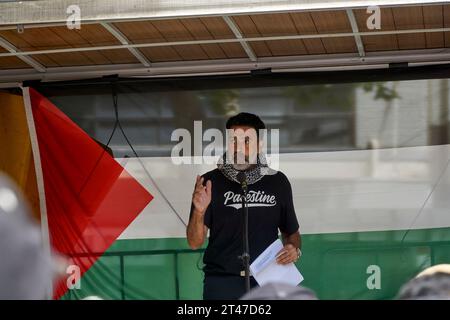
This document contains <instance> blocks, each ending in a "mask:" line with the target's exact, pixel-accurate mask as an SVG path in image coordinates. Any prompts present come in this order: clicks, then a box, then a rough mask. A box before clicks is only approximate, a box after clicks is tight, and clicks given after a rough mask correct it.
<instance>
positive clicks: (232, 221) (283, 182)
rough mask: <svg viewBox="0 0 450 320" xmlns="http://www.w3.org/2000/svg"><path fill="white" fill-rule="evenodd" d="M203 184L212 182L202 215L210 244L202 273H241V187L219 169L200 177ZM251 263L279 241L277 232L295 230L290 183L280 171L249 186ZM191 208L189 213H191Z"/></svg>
mask: <svg viewBox="0 0 450 320" xmlns="http://www.w3.org/2000/svg"><path fill="white" fill-rule="evenodd" d="M203 177H204V184H206V181H208V180H211V182H212V196H211V203H210V204H209V206H208V209H207V210H206V212H205V217H204V223H205V225H206V226H207V227H208V228H209V230H210V236H209V243H208V246H207V248H206V251H205V255H204V257H203V261H204V263H205V267H204V272H205V274H206V275H209V274H235V275H239V274H240V272H241V270H243V264H242V260H240V259H239V258H238V256H240V255H241V254H242V250H243V243H242V242H243V240H242V228H243V227H242V224H243V218H242V204H241V201H240V197H241V186H240V185H239V184H238V183H236V182H233V181H231V180H229V179H227V178H226V177H225V176H224V175H223V174H222V173H221V172H220V171H219V169H215V170H212V171H209V172H207V173H205V174H204V175H203ZM247 193H248V194H247V204H248V216H249V217H248V219H249V247H250V263H252V262H253V260H254V259H256V258H257V257H258V256H259V255H260V254H261V253H262V252H263V251H264V250H265V249H266V248H267V247H268V246H269V245H270V244H271V243H272V242H273V241H275V240H276V239H277V238H278V229H280V231H281V232H283V233H286V234H289V235H290V234H292V233H294V232H296V231H297V230H298V227H299V225H298V222H297V217H296V214H295V210H294V205H293V202H292V189H291V184H290V183H289V180H288V179H287V177H286V176H285V175H284V174H283V173H282V172H280V171H278V172H276V173H275V174H273V175H265V176H264V177H263V178H262V179H261V180H259V181H258V182H256V183H254V184H251V185H248V192H247ZM192 208H193V207H191V213H192Z"/></svg>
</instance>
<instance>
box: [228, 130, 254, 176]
mask: <svg viewBox="0 0 450 320" xmlns="http://www.w3.org/2000/svg"><path fill="white" fill-rule="evenodd" d="M228 134H229V140H228V151H229V155H230V156H231V155H232V156H233V159H232V163H233V166H234V168H235V169H237V170H246V169H248V168H250V167H251V166H252V165H255V164H256V159H257V156H258V152H259V148H260V145H259V144H260V142H259V141H258V136H257V134H256V130H255V129H254V128H252V127H249V126H232V127H231V128H230V129H229V130H228ZM229 160H230V159H229Z"/></svg>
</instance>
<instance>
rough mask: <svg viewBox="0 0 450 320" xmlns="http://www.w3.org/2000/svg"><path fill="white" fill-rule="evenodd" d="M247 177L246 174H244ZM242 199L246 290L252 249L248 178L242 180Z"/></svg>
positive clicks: (248, 286) (248, 287)
mask: <svg viewBox="0 0 450 320" xmlns="http://www.w3.org/2000/svg"><path fill="white" fill-rule="evenodd" d="M244 177H245V175H244ZM241 191H242V193H241V201H242V213H243V219H244V223H243V225H242V226H243V230H242V231H243V232H242V240H243V252H242V256H240V258H241V259H242V263H243V264H244V272H245V291H246V292H249V291H250V249H249V245H248V206H247V181H246V179H242V180H241Z"/></svg>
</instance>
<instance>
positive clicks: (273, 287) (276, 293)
mask: <svg viewBox="0 0 450 320" xmlns="http://www.w3.org/2000/svg"><path fill="white" fill-rule="evenodd" d="M240 300H318V298H317V296H316V294H315V293H314V292H313V291H312V290H311V289H308V288H305V287H301V286H292V285H289V284H285V283H268V284H265V285H263V286H261V287H256V288H254V289H252V290H250V291H249V292H248V293H246V294H245V295H243V296H242V297H241V299H240Z"/></svg>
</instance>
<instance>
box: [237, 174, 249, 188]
mask: <svg viewBox="0 0 450 320" xmlns="http://www.w3.org/2000/svg"><path fill="white" fill-rule="evenodd" d="M236 179H237V181H239V183H240V184H241V187H242V190H243V191H244V193H247V176H246V175H245V172H243V171H240V172H239V173H238V175H237V177H236Z"/></svg>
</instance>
